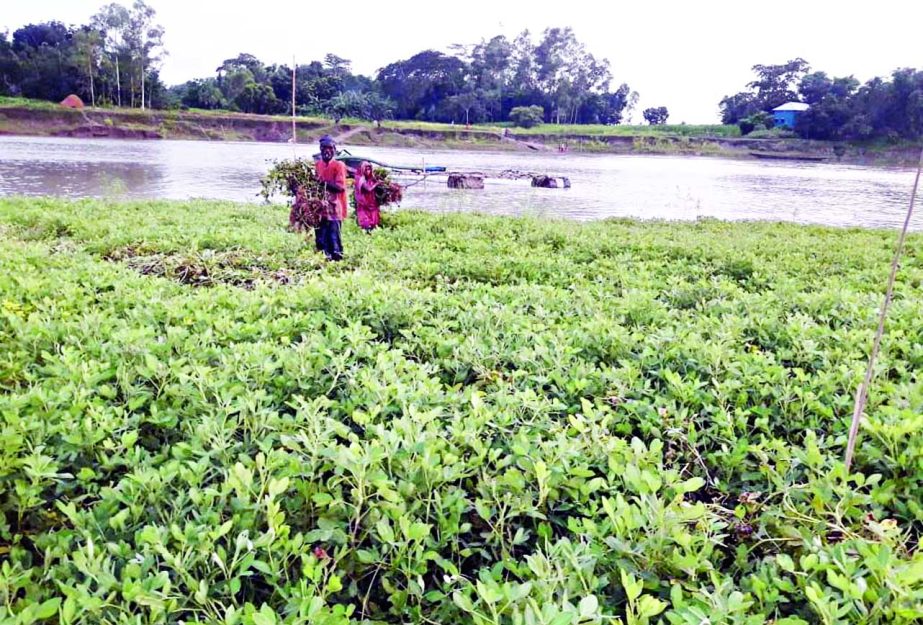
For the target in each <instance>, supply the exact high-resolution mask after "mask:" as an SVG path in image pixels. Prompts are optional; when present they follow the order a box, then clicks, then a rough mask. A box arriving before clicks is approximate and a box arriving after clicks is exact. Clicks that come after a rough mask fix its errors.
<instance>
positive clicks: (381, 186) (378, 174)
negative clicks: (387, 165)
mask: <svg viewBox="0 0 923 625" xmlns="http://www.w3.org/2000/svg"><path fill="white" fill-rule="evenodd" d="M375 178H376V179H377V180H378V186H377V187H375V199H376V200H377V201H378V205H379V206H387V205H388V204H400V203H401V200H402V199H404V194H403V192H402V189H401V185H399V184H397V183H396V182H392V181H391V173H390V172H389V171H388V170H387V169H381V168H379V169H376V170H375Z"/></svg>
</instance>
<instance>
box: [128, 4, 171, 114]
mask: <svg viewBox="0 0 923 625" xmlns="http://www.w3.org/2000/svg"><path fill="white" fill-rule="evenodd" d="M156 14H157V12H156V11H155V10H154V8H153V7H151V6H149V5H148V4H146V3H145V2H144V0H135V2H134V4H132V7H131V12H130V14H129V15H130V21H129V24H130V28H129V33H130V41H131V44H132V48H133V50H134V53H135V54H136V55H137V61H138V74H139V77H140V83H141V108H142V109H144V108H145V97H146V96H145V94H146V90H145V82H146V75H147V73H148V71H150V70H151V69H155V68H156V67H157V66H158V65H159V63H160V60H161V55H162V54H163V34H164V29H163V26H160V25H159V24H155V23H154V16H155V15H156Z"/></svg>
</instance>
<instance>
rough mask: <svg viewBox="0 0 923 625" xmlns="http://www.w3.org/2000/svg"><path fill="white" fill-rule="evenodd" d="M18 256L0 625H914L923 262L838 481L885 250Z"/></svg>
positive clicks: (277, 217)
mask: <svg viewBox="0 0 923 625" xmlns="http://www.w3.org/2000/svg"><path fill="white" fill-rule="evenodd" d="M0 224H2V225H0V229H2V232H0V234H2V236H0V389H2V393H0V427H2V436H0V485H2V487H0V510H2V516H0V560H2V565H0V620H2V621H3V622H12V623H23V624H25V623H33V622H37V621H44V622H56V623H62V624H77V623H87V624H89V623H125V624H128V623H137V622H143V623H168V622H169V623H176V622H180V621H182V622H185V623H223V624H232V623H241V624H245V625H266V624H272V623H283V622H284V623H305V622H311V623H323V624H330V625H334V624H343V625H345V624H346V623H358V622H361V621H365V622H380V623H460V624H465V623H472V624H477V625H487V624H510V625H520V624H529V625H531V624H533V623H535V624H544V625H566V624H571V623H573V624H576V623H586V624H590V623H599V624H602V623H614V622H619V621H621V622H623V623H628V624H632V625H635V624H637V625H641V624H647V623H664V624H670V625H680V624H688V625H699V624H701V623H706V622H708V623H712V624H719V623H752V624H754V625H755V624H758V623H765V622H769V621H773V620H774V622H775V623H777V625H795V624H805V623H826V624H830V625H833V624H839V623H860V622H861V623H881V624H884V623H889V624H892V623H896V624H901V623H904V624H909V623H912V622H919V620H920V619H921V618H923V608H921V606H923V554H920V552H919V551H918V544H919V539H920V535H921V530H923V506H921V501H923V474H921V471H923V417H921V414H923V388H921V381H920V379H919V371H920V370H921V367H923V334H921V326H920V321H919V310H920V306H921V304H923V301H921V299H923V286H921V280H923V265H921V262H920V258H921V253H923V247H921V246H923V239H920V238H919V237H916V236H913V237H911V239H910V240H909V249H908V254H907V257H906V261H905V263H904V265H903V267H902V269H901V273H900V279H899V284H898V288H897V297H896V301H895V304H894V308H893V309H892V317H891V319H890V322H889V326H888V330H889V331H888V337H887V339H886V351H885V354H884V355H883V358H882V359H881V361H880V368H879V373H878V377H877V381H876V384H875V388H874V390H873V393H872V396H871V404H870V406H869V409H868V418H867V420H866V425H865V427H864V429H863V434H862V439H861V443H860V447H859V450H858V456H857V462H856V465H855V473H854V474H853V475H851V476H849V477H847V476H845V475H844V474H843V469H842V461H841V458H842V454H843V448H844V446H845V433H846V430H847V427H848V418H849V414H850V408H851V400H852V391H853V389H854V388H855V385H856V383H857V382H858V379H859V377H860V376H861V374H862V370H863V363H864V357H865V354H866V352H867V349H868V346H869V342H870V338H871V334H872V331H873V326H874V322H875V313H876V307H877V305H878V303H879V302H880V298H881V288H882V282H883V278H884V276H885V274H886V272H887V264H888V260H889V257H890V253H891V250H892V244H893V239H894V235H893V233H888V232H875V231H861V230H830V229H822V228H810V227H800V226H794V225H781V224H779V225H769V224H759V223H753V224H726V223H720V222H714V221H700V222H694V223H688V224H668V223H638V222H632V221H611V222H600V223H594V224H584V225H580V224H574V223H566V222H558V221H538V220H533V219H499V218H488V217H479V216H465V215H427V214H421V213H414V212H398V213H396V214H392V215H389V217H388V220H387V222H386V223H385V225H384V227H383V228H382V229H381V230H379V231H377V232H376V233H375V235H374V236H364V235H360V233H359V232H358V231H357V229H356V227H355V226H354V225H351V224H347V226H346V227H345V230H344V238H345V243H346V247H347V252H348V255H347V257H346V259H345V260H344V261H343V263H341V264H338V265H337V266H329V265H325V264H324V263H323V261H322V259H321V258H320V257H319V256H318V255H316V254H315V253H314V252H313V251H312V249H311V248H310V246H306V245H305V243H304V241H303V239H302V238H301V237H299V236H297V235H293V234H289V233H287V232H286V230H285V210H284V209H282V208H280V209H279V210H278V211H267V210H266V209H265V208H264V207H257V206H240V205H232V204H222V203H204V202H189V203H169V202H156V203H128V204H120V203H109V202H97V201H82V202H76V203H65V202H61V201H56V200H37V199H4V200H0ZM195 287H199V288H195ZM612 619H615V620H612Z"/></svg>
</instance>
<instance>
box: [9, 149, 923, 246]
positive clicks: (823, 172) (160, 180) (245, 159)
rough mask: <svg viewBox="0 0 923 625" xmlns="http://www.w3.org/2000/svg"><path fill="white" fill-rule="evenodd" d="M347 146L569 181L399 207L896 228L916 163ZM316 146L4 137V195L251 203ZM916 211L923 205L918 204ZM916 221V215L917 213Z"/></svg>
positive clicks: (411, 188)
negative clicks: (279, 164) (887, 165)
mask: <svg viewBox="0 0 923 625" xmlns="http://www.w3.org/2000/svg"><path fill="white" fill-rule="evenodd" d="M342 147H344V148H345V149H347V150H349V151H350V152H351V153H352V154H354V155H361V156H366V157H369V158H372V159H375V160H378V161H382V162H386V163H390V164H395V165H408V166H422V165H423V164H424V163H425V164H426V165H427V166H429V165H442V166H446V167H448V168H449V169H450V170H453V171H459V170H460V171H482V172H486V173H488V174H490V173H495V174H496V173H499V172H501V171H503V170H509V169H514V170H519V171H527V172H535V173H544V174H548V175H551V176H567V177H568V178H570V181H571V184H572V187H571V188H570V189H535V188H532V187H531V186H530V184H529V181H528V180H506V179H497V178H488V179H487V180H486V181H485V182H486V184H485V188H484V189H483V190H465V191H462V190H455V189H449V188H447V186H446V178H445V177H444V176H430V177H427V178H426V179H425V180H424V179H422V178H421V177H419V176H406V177H399V178H398V180H399V181H400V182H402V183H404V184H405V185H407V188H406V190H405V194H404V202H403V206H404V207H407V208H421V209H425V210H430V211H480V212H484V213H492V214H506V215H539V216H551V217H566V218H572V219H578V220H591V219H601V218H606V217H636V218H642V219H679V220H687V219H696V218H699V217H714V218H718V219H727V220H741V219H759V220H772V221H796V222H801V223H815V224H827V225H834V226H864V227H888V228H893V227H899V226H900V225H901V224H902V223H903V218H904V213H905V211H906V208H907V202H908V201H909V196H910V191H911V186H912V184H913V176H914V172H913V171H910V170H907V169H882V168H870V167H861V166H853V165H841V164H833V163H806V162H794V161H755V160H754V161H750V160H729V159H720V158H704V157H703V158H692V157H673V156H621V155H585V154H574V153H569V154H559V153H556V152H542V153H539V152H474V151H461V150H418V149H407V148H381V147H350V146H342ZM315 151H316V147H315V146H313V145H298V146H291V145H286V144H272V143H237V142H207V141H125V140H108V139H98V140H97V139H63V138H61V139H59V138H45V137H0V195H58V196H64V197H109V198H164V199H187V198H211V199H223V200H234V201H242V202H256V201H258V198H257V196H256V193H257V191H258V190H259V178H260V176H261V175H262V174H263V173H264V172H265V171H266V170H267V169H268V167H269V166H270V164H271V161H272V160H273V159H282V158H290V157H291V156H293V155H295V154H297V155H299V156H309V155H310V154H312V153H313V152H315ZM921 213H923V211H921ZM913 227H914V229H915V230H920V229H923V214H921V216H920V217H918V218H917V219H915V220H914V222H913Z"/></svg>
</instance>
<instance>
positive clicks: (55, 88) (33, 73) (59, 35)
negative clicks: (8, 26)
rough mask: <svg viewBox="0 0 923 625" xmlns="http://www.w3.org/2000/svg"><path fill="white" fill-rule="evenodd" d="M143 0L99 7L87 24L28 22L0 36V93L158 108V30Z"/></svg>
mask: <svg viewBox="0 0 923 625" xmlns="http://www.w3.org/2000/svg"><path fill="white" fill-rule="evenodd" d="M155 15H156V13H155V11H154V9H153V8H151V7H150V6H148V5H147V4H146V3H145V2H144V1H143V0H135V2H134V4H132V6H131V8H126V7H124V6H122V5H119V4H115V3H113V4H109V5H106V6H104V7H103V8H102V9H100V11H99V12H98V13H97V14H96V15H94V16H93V18H92V19H91V20H90V23H89V24H85V25H81V26H66V25H64V24H62V23H61V22H57V21H51V22H42V23H39V24H27V25H25V26H23V27H22V28H19V29H17V30H15V31H14V32H13V34H12V37H11V39H10V40H8V39H7V34H6V33H4V32H0V95H12V96H22V97H26V98H35V99H40V100H52V101H60V100H62V99H64V98H65V97H66V96H68V95H69V94H71V93H76V94H78V95H80V96H81V97H82V98H83V99H84V100H85V101H86V103H87V104H93V105H96V104H99V105H104V104H108V105H118V106H132V107H135V106H137V107H140V108H162V107H164V106H166V105H167V103H168V99H167V93H166V89H165V87H164V85H163V83H162V82H161V81H160V78H159V74H158V67H159V64H160V61H161V58H162V56H163V54H164V48H163V34H164V31H163V28H162V27H161V26H159V25H157V24H156V23H155Z"/></svg>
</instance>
